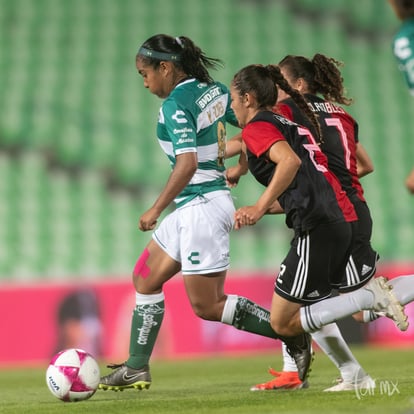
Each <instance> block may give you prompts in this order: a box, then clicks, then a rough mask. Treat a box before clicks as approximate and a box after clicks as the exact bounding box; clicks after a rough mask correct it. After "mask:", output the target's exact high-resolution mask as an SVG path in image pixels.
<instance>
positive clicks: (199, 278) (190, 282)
mask: <svg viewBox="0 0 414 414" xmlns="http://www.w3.org/2000/svg"><path fill="white" fill-rule="evenodd" d="M226 273H227V272H226V270H223V271H221V272H217V273H210V274H207V275H185V276H183V279H184V284H185V288H186V291H187V296H188V298H189V300H190V303H191V306H192V308H193V311H194V313H195V314H196V315H197V316H198V317H200V318H202V319H207V320H210V321H220V319H221V315H222V314H223V308H224V304H225V302H226V298H227V297H226V295H225V294H224V281H225V278H226Z"/></svg>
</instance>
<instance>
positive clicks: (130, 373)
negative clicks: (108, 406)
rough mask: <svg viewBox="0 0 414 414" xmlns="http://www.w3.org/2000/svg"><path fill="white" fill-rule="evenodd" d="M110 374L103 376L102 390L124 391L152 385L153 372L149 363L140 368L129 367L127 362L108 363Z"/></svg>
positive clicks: (100, 385)
mask: <svg viewBox="0 0 414 414" xmlns="http://www.w3.org/2000/svg"><path fill="white" fill-rule="evenodd" d="M108 368H112V369H113V370H114V371H112V372H111V373H110V374H108V375H106V376H104V377H102V378H101V381H100V383H99V386H98V387H99V389H100V390H112V391H123V390H125V389H127V388H135V389H137V390H143V389H148V388H149V387H150V385H151V374H150V370H149V367H148V365H146V366H144V367H143V368H140V369H134V368H129V367H127V366H126V365H125V364H119V365H116V364H114V365H108Z"/></svg>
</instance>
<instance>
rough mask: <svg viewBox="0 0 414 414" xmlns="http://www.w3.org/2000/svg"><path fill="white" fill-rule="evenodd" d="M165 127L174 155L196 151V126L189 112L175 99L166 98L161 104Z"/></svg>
mask: <svg viewBox="0 0 414 414" xmlns="http://www.w3.org/2000/svg"><path fill="white" fill-rule="evenodd" d="M162 116H163V117H164V123H165V128H166V131H167V133H168V136H169V137H170V139H171V142H172V145H173V151H174V154H175V155H180V154H184V153H186V152H197V127H196V125H195V121H194V117H193V116H192V114H191V112H190V111H189V110H188V109H187V108H184V107H183V106H182V105H179V103H177V102H176V101H175V100H168V99H167V100H166V101H165V102H164V104H163V106H162Z"/></svg>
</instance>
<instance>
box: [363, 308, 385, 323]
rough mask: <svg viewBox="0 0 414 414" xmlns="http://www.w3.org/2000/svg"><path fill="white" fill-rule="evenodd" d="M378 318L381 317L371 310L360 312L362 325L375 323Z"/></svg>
mask: <svg viewBox="0 0 414 414" xmlns="http://www.w3.org/2000/svg"><path fill="white" fill-rule="evenodd" d="M379 317H381V315H379V314H378V313H376V312H375V311H373V310H364V311H362V320H363V321H364V323H368V322H372V321H375V320H376V319H378V318H379Z"/></svg>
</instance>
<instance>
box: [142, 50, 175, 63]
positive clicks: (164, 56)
mask: <svg viewBox="0 0 414 414" xmlns="http://www.w3.org/2000/svg"><path fill="white" fill-rule="evenodd" d="M138 54H139V55H143V56H147V57H150V58H153V59H159V60H171V61H179V60H180V59H181V56H180V55H179V54H177V53H165V52H157V51H156V50H151V49H147V48H145V47H141V48H140V49H139V50H138Z"/></svg>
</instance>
